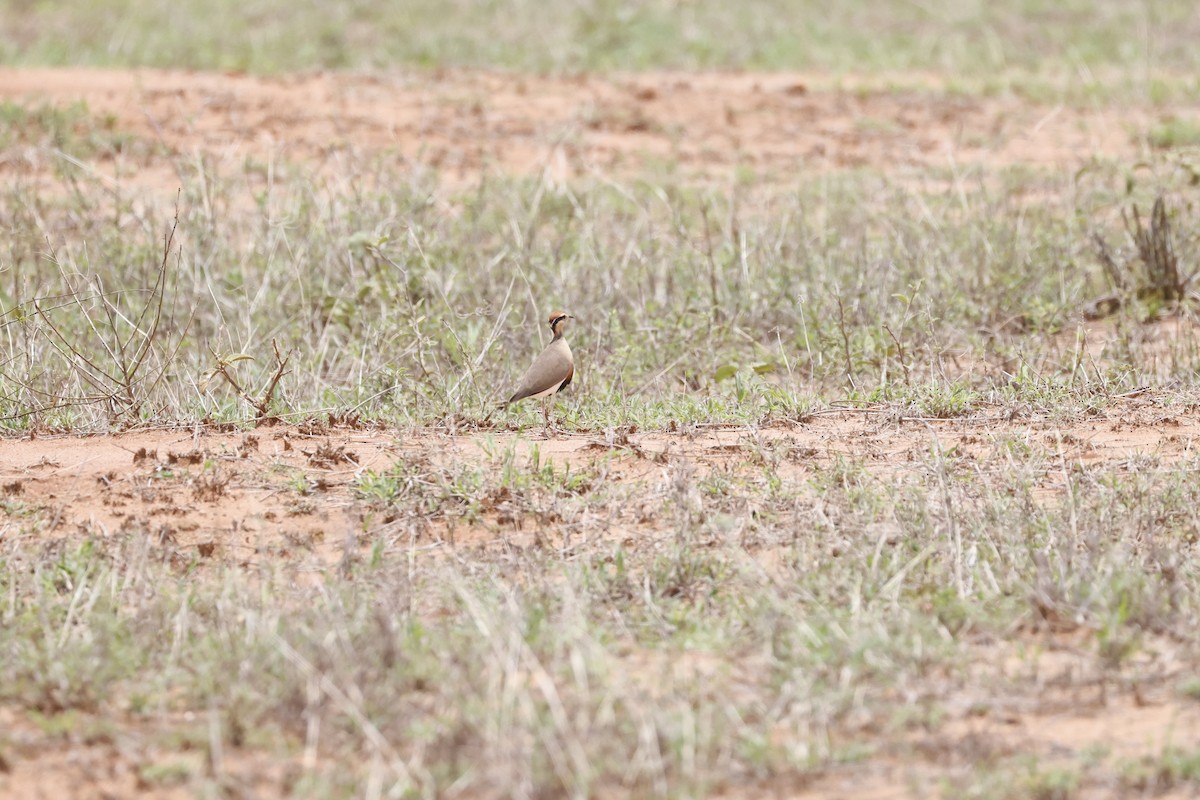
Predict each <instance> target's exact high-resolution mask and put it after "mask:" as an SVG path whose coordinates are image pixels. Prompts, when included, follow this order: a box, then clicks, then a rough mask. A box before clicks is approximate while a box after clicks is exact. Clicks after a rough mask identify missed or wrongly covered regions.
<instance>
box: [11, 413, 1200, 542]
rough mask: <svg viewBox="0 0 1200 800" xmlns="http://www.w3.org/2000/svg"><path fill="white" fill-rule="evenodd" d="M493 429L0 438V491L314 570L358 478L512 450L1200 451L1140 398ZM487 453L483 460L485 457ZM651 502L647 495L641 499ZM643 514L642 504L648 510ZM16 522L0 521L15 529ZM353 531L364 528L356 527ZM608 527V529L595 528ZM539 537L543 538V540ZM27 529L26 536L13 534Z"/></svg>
mask: <svg viewBox="0 0 1200 800" xmlns="http://www.w3.org/2000/svg"><path fill="white" fill-rule="evenodd" d="M538 437H539V433H537V432H531V434H530V435H522V434H518V433H512V432H493V433H490V434H488V435H487V436H486V437H485V436H483V435H474V436H463V435H459V436H449V435H443V434H438V433H429V432H424V433H419V434H403V433H393V432H387V431H371V430H352V429H345V428H342V429H339V428H329V429H328V430H324V431H322V432H317V433H313V432H310V431H309V430H308V429H302V428H297V427H288V426H279V427H275V428H263V429H260V430H258V431H255V432H232V433H230V432H217V431H212V430H206V429H203V428H196V429H194V430H192V429H179V430H170V431H162V430H155V431H135V432H129V433H122V434H116V435H109V436H83V437H80V436H49V437H45V436H39V437H36V438H32V439H29V438H26V439H4V440H0V494H2V495H3V499H4V500H5V501H7V502H9V503H10V504H15V505H13V506H12V508H23V509H34V510H37V511H38V512H39V513H40V514H41V516H42V518H43V520H44V524H43V525H41V526H39V529H38V533H37V536H38V537H39V538H61V537H72V536H81V535H92V536H95V535H99V536H105V535H111V534H113V533H116V532H119V531H121V530H123V529H129V528H130V527H131V526H135V527H137V528H139V529H148V530H150V531H152V532H155V533H156V535H158V536H159V537H160V539H161V540H162V541H163V542H164V543H170V544H173V545H174V546H176V547H181V548H184V549H191V548H195V549H196V550H197V552H200V553H201V554H202V555H203V556H204V557H206V558H207V557H218V558H221V559H224V560H230V561H234V562H239V561H247V560H252V559H254V558H256V557H260V556H266V555H270V556H272V557H282V558H290V557H299V556H303V557H306V558H307V557H316V562H315V563H314V566H317V565H319V564H321V563H325V564H327V563H328V562H329V561H330V560H332V559H335V558H338V557H341V555H342V554H343V548H344V547H345V545H346V542H347V538H348V537H349V538H350V539H353V538H354V537H355V536H357V535H358V534H359V533H361V532H362V531H364V530H368V531H369V530H370V528H371V526H372V524H385V523H383V522H379V521H378V520H376V519H375V517H374V516H372V515H373V514H374V512H373V511H372V510H371V508H370V506H369V504H368V503H366V502H364V501H362V500H361V499H358V498H357V497H356V496H355V493H354V482H355V480H356V478H358V477H359V476H361V475H362V474H363V473H364V471H366V470H374V471H376V472H382V471H384V470H387V469H389V468H391V467H392V466H394V465H395V464H397V463H399V462H402V461H406V462H409V463H411V464H414V465H416V467H415V468H416V469H417V470H420V469H423V468H424V467H422V466H421V465H438V466H442V467H455V466H462V465H475V466H480V465H484V464H493V465H494V464H495V463H496V461H495V459H496V458H497V455H496V454H498V453H503V452H505V451H507V450H511V451H512V452H513V453H514V462H515V463H517V464H519V465H521V466H522V467H525V466H527V465H528V464H530V463H531V462H532V461H533V459H534V455H535V449H536V457H537V459H538V461H539V463H542V464H546V463H553V464H556V465H558V466H559V467H560V468H561V467H568V466H569V467H570V468H571V469H573V470H576V471H580V470H589V471H591V472H592V473H594V474H596V475H597V476H600V478H599V479H601V480H603V481H605V482H607V483H609V484H610V485H615V486H633V487H638V486H642V487H649V486H651V485H654V484H658V485H665V484H666V483H668V482H669V481H670V480H672V479H673V478H672V476H673V475H674V472H673V471H677V470H678V469H679V468H680V466H681V465H684V464H686V465H687V466H688V469H690V470H693V471H694V473H695V474H696V475H697V476H699V477H703V476H704V475H706V474H707V473H708V472H710V471H712V470H724V471H726V472H731V473H732V472H741V473H750V474H753V473H755V472H761V471H762V469H763V465H764V464H766V463H768V462H769V463H771V464H772V465H773V468H774V469H775V470H777V472H778V473H779V474H780V475H782V476H784V477H785V478H788V479H792V480H800V481H802V480H805V479H806V478H807V477H809V476H811V475H812V474H813V472H814V471H815V470H817V469H819V468H823V467H825V466H827V465H828V464H829V463H831V462H832V461H833V460H834V459H836V458H838V457H842V458H846V459H849V460H852V461H857V462H862V463H863V464H864V465H865V466H866V467H867V468H868V469H869V470H872V471H877V472H880V473H893V474H898V473H903V472H905V471H911V470H912V469H913V468H914V463H916V462H921V461H924V460H927V459H928V457H929V454H930V453H932V452H937V451H938V450H939V449H940V451H941V452H942V453H944V454H945V455H946V457H947V458H951V459H969V460H971V461H972V462H974V463H977V464H978V465H979V466H980V469H983V470H984V471H986V470H987V469H988V468H989V464H991V463H998V462H996V461H995V459H996V458H997V457H998V456H1000V457H1002V456H1003V454H1004V453H1005V452H1007V448H1009V447H1011V446H1012V445H1014V444H1021V443H1024V444H1026V445H1030V446H1036V447H1037V448H1039V449H1044V450H1046V451H1047V452H1049V453H1053V454H1055V456H1054V458H1053V459H1051V462H1050V463H1048V464H1047V469H1046V471H1045V475H1044V477H1043V485H1042V488H1043V489H1044V490H1045V492H1047V493H1049V494H1055V493H1057V492H1058V491H1061V490H1062V488H1063V486H1064V485H1065V484H1064V479H1065V476H1066V474H1067V473H1068V472H1069V471H1070V470H1071V469H1072V468H1073V466H1074V465H1076V464H1084V465H1089V466H1091V465H1097V464H1113V465H1117V466H1118V467H1119V466H1120V465H1122V464H1131V463H1132V462H1133V461H1135V460H1137V459H1146V458H1152V459H1157V460H1158V461H1159V462H1160V463H1162V464H1163V465H1169V464H1171V463H1173V462H1175V461H1178V460H1181V459H1184V458H1188V457H1191V456H1192V455H1193V454H1194V452H1195V450H1196V448H1197V444H1198V442H1200V417H1198V416H1197V415H1195V414H1192V413H1184V412H1179V411H1173V410H1168V409H1165V408H1164V407H1162V406H1161V405H1160V404H1159V403H1158V402H1156V401H1155V399H1154V398H1153V397H1152V396H1150V395H1149V394H1146V395H1138V396H1135V397H1129V398H1123V399H1119V400H1118V401H1116V405H1115V407H1114V408H1112V409H1109V410H1108V411H1106V412H1105V413H1102V414H1097V415H1095V416H1092V417H1088V418H1086V419H1085V420H1083V421H1072V422H1057V421H1054V420H1051V419H1042V420H1022V419H1006V418H1004V417H1003V416H1002V415H997V416H994V417H993V416H987V415H978V416H972V417H963V418H954V419H944V420H939V419H926V418H920V417H904V416H899V415H897V414H896V412H895V411H894V410H886V409H879V410H873V409H858V410H848V411H830V412H823V413H819V414H817V415H815V416H813V417H812V418H811V419H809V420H808V421H806V422H804V423H795V424H790V425H776V426H772V427H765V428H746V427H740V428H735V427H728V428H725V427H697V428H692V429H687V430H681V431H679V432H677V433H674V434H672V433H660V432H648V433H636V432H635V433H632V434H630V433H628V432H620V433H617V434H616V435H606V434H604V433H578V434H562V435H559V436H557V437H555V438H551V439H549V440H544V439H540V438H538ZM489 453H490V454H491V455H489ZM650 499H651V500H653V498H650ZM651 505H653V503H652V504H651ZM647 513H648V512H647V511H646V509H644V508H640V507H635V504H631V507H630V509H629V511H628V518H626V519H617V520H611V521H610V523H611V524H613V525H615V526H616V527H615V528H613V530H615V531H617V532H619V533H621V535H624V533H623V532H632V531H637V530H647V531H650V530H654V529H655V528H656V527H657V525H656V523H655V516H654V514H653V513H650V514H649V516H647ZM445 521H446V520H445V519H440V520H439V518H437V517H436V516H435V517H433V518H432V519H427V520H423V521H421V523H422V524H420V525H419V526H417V527H415V528H413V529H412V531H413V532H414V534H415V536H416V540H418V541H424V542H425V543H430V542H438V541H440V540H442V539H448V540H450V541H452V542H454V543H456V544H461V545H470V544H479V543H484V542H490V541H494V540H496V539H497V538H506V537H516V538H517V539H520V538H522V537H526V536H532V535H534V533H533V530H536V529H537V528H538V527H539V523H538V521H537V520H531V521H530V526H526V525H524V524H522V521H521V520H514V519H512V518H509V517H505V516H504V515H503V514H500V513H497V512H496V511H495V510H494V509H493V510H492V511H489V512H486V513H484V514H483V516H482V518H481V519H480V521H479V522H477V523H475V524H466V523H463V522H462V521H459V520H450V522H451V523H452V524H453V525H454V528H453V531H452V536H446V535H445V534H446V530H445V528H444V523H445ZM18 523H19V519H15V518H14V519H10V520H9V522H8V524H6V525H3V527H0V535H7V536H12V535H16V534H15V533H13V531H15V530H17V529H18V528H19V525H18ZM364 526H366V527H364ZM606 527H609V526H606ZM547 533H548V535H551V536H552V540H553V538H555V537H553V535H552V534H553V531H549V532H547ZM21 535H24V536H30V535H31V534H29V533H28V532H26V533H24V534H21Z"/></svg>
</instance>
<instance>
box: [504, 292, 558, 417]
mask: <svg viewBox="0 0 1200 800" xmlns="http://www.w3.org/2000/svg"><path fill="white" fill-rule="evenodd" d="M569 319H575V318H574V317H572V316H571V315H570V314H568V313H566V312H564V311H555V312H553V313H551V314H550V331H551V332H552V333H553V334H554V338H553V339H551V340H550V344H548V345H546V349H545V350H543V351H542V352H541V353H539V354H538V357H537V358H535V359H534V360H533V363H532V364H531V365H530V366H529V369H527V370H525V376H524V377H522V378H521V384H520V388H519V389H517V391H515V392H513V396H512V397H510V398H508V400H507V401H505V402H503V403H501V404H500V407H501V408H506V407H508V406H509V405H511V404H513V403H515V402H517V401H518V400H524V399H525V398H526V397H536V398H538V399H540V400H541V401H542V416H543V417H544V418H545V420H546V429H547V430H549V429H550V408H549V406H548V405H547V403H548V402H550V398H551V397H553V396H554V395H555V394H557V393H558V392H560V391H562V390H563V389H565V388H567V386H568V385H569V384H570V383H571V378H573V377H575V357H574V356H572V355H571V346H570V345H569V344H567V340H566V339H564V338H563V331H564V330H565V329H566V327H567V320H569Z"/></svg>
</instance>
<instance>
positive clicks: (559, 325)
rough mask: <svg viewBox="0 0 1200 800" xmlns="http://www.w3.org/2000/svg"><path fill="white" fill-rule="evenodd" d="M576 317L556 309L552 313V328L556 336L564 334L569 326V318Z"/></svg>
mask: <svg viewBox="0 0 1200 800" xmlns="http://www.w3.org/2000/svg"><path fill="white" fill-rule="evenodd" d="M569 319H575V318H574V317H572V316H571V315H570V314H568V313H567V312H565V311H554V312H551V314H550V330H551V331H553V332H554V335H555V336H562V333H563V331H564V330H566V327H567V320H569Z"/></svg>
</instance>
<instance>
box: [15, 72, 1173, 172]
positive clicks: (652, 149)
mask: <svg viewBox="0 0 1200 800" xmlns="http://www.w3.org/2000/svg"><path fill="white" fill-rule="evenodd" d="M896 81H897V83H898V85H902V86H911V87H914V88H908V89H903V90H891V89H888V88H886V87H880V86H877V85H872V84H870V83H867V82H864V81H858V82H856V81H854V80H846V81H845V82H844V83H843V84H842V85H841V87H840V88H826V87H827V83H826V84H825V85H824V86H823V85H821V84H819V83H817V82H815V81H814V80H812V79H810V78H809V77H808V76H804V75H786V74H771V75H756V74H719V73H718V74H704V73H701V74H684V73H678V74H677V73H658V74H654V73H651V74H642V75H638V76H636V77H628V78H616V79H607V78H596V77H578V78H542V77H531V76H520V77H517V76H512V75H504V74H496V73H488V72H461V71H446V72H439V73H434V74H427V73H421V74H403V73H400V74H392V75H383V76H370V77H368V76H359V77H355V76H345V75H319V74H318V75H297V76H289V77H282V78H259V77H249V76H244V75H222V74H196V73H187V72H158V71H151V70H137V71H97V70H11V69H0V100H3V99H9V100H20V101H22V102H24V103H27V104H40V103H53V104H67V103H71V102H74V101H77V100H83V101H85V102H86V103H87V105H88V108H89V109H90V110H91V111H93V112H95V113H96V114H99V115H111V117H112V121H113V123H114V125H115V127H116V128H117V129H119V130H124V131H129V132H133V133H135V134H138V135H140V136H142V137H144V138H145V139H147V140H148V141H152V142H157V143H158V144H160V145H162V146H165V147H166V148H168V149H169V150H170V151H172V152H174V153H177V154H182V155H186V156H192V155H195V154H198V153H205V154H207V155H208V156H209V157H211V158H216V159H218V160H228V161H230V162H231V163H241V162H242V160H244V159H245V158H247V157H252V158H255V159H259V160H262V161H266V162H273V161H274V160H276V159H281V158H282V159H286V160H291V161H304V162H308V163H310V164H317V165H323V166H324V167H327V168H330V169H334V170H336V169H338V168H339V165H340V159H341V157H342V156H343V155H345V154H347V153H349V154H355V155H371V154H384V155H387V154H394V155H395V156H396V157H398V158H402V159H405V160H407V162H408V163H410V164H412V165H413V166H414V168H415V167H417V166H419V165H420V166H426V167H432V168H434V169H436V170H438V172H439V173H440V174H441V175H442V177H443V178H444V179H447V180H453V181H465V182H471V181H472V180H474V179H475V178H476V177H477V176H478V174H479V173H480V171H481V170H494V171H498V172H507V173H524V174H543V173H544V174H547V175H548V176H550V177H551V178H553V179H562V178H567V177H572V176H580V175H591V176H596V177H599V178H603V177H605V176H608V175H620V174H622V173H624V174H633V173H635V172H636V173H639V174H642V173H644V172H645V171H646V170H650V171H651V174H653V172H654V171H655V170H661V171H663V172H668V171H674V172H676V173H677V174H679V175H682V176H684V177H691V178H703V179H707V180H717V181H726V180H729V179H731V178H732V177H733V175H734V170H735V168H740V169H748V170H750V171H752V173H753V174H754V175H755V176H756V179H757V180H763V179H766V180H774V181H785V182H786V181H787V180H788V179H789V176H791V175H796V174H803V173H812V172H821V171H826V170H833V169H846V168H856V167H884V168H886V169H887V170H888V172H889V173H890V174H891V175H893V176H894V177H897V178H902V177H904V176H906V175H910V176H912V177H914V178H918V179H920V180H928V176H929V175H930V174H943V173H945V174H947V175H957V174H959V173H960V172H961V171H962V170H965V169H969V168H970V167H972V166H974V165H982V164H986V165H987V166H988V167H989V168H992V169H995V168H999V167H1004V166H1009V165H1029V166H1053V167H1065V168H1067V169H1072V170H1073V169H1077V168H1078V167H1080V166H1082V165H1083V164H1084V163H1086V161H1087V160H1088V159H1090V158H1091V157H1093V156H1096V157H1111V158H1131V157H1134V156H1136V155H1137V154H1138V152H1139V151H1140V150H1141V148H1142V147H1143V144H1142V142H1143V139H1144V134H1145V131H1146V130H1147V128H1148V126H1149V125H1151V124H1152V123H1153V122H1154V121H1155V120H1156V119H1159V118H1163V117H1166V116H1169V115H1170V114H1171V113H1172V111H1173V109H1170V108H1156V109H1138V108H1129V107H1121V108H1116V107H1100V108H1072V107H1067V106H1062V105H1053V106H1046V105H1039V104H1036V103H1029V102H1026V101H1023V100H1021V99H1020V98H1015V97H1001V98H976V97H966V96H959V95H956V94H954V93H949V92H947V91H945V90H944V89H942V88H939V85H938V83H937V82H936V81H935V79H932V78H927V77H924V76H920V75H913V76H898V77H897V78H896ZM931 171H932V173H931ZM153 175H154V172H153V171H151V172H148V173H146V172H143V174H142V180H147V181H149V180H151V178H152V176H153ZM158 179H159V180H160V181H162V182H165V183H167V184H169V185H170V186H174V185H175V184H174V183H172V182H171V181H172V180H173V177H172V176H171V174H170V173H166V172H162V173H159V174H158Z"/></svg>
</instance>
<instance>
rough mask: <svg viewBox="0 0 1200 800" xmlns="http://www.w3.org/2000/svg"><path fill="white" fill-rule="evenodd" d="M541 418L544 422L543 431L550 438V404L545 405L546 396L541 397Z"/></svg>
mask: <svg viewBox="0 0 1200 800" xmlns="http://www.w3.org/2000/svg"><path fill="white" fill-rule="evenodd" d="M542 419H543V420H544V421H545V423H546V428H545V433H546V438H547V439H549V438H550V406H548V405H546V398H545V397H543V398H542Z"/></svg>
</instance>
